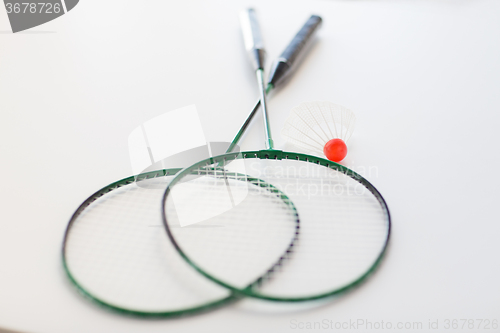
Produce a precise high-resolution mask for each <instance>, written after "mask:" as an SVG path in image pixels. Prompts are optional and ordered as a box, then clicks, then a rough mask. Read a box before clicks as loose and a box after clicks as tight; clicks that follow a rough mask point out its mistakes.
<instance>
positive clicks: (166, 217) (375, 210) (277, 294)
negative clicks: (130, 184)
mask: <svg viewBox="0 0 500 333" xmlns="http://www.w3.org/2000/svg"><path fill="white" fill-rule="evenodd" d="M241 161H243V162H242V163H239V162H241ZM283 161H285V162H286V163H288V164H290V165H282V166H281V170H277V167H279V166H280V165H281V164H283ZM254 162H258V163H257V165H255V163H254ZM238 163H239V164H238ZM241 164H243V167H241ZM220 165H224V168H226V169H227V173H228V174H229V173H230V172H235V171H238V172H239V173H240V174H246V175H247V177H248V178H258V179H261V180H262V181H264V182H266V183H268V184H272V185H273V187H274V188H276V189H278V190H279V191H280V192H281V193H283V195H284V196H285V197H286V198H287V199H288V200H291V202H293V203H294V205H295V206H296V209H297V210H298V214H299V215H300V217H301V222H300V237H299V238H298V241H295V242H294V243H293V244H292V246H291V247H290V248H289V249H288V250H287V252H286V255H285V256H284V258H283V260H281V261H280V263H279V265H277V266H276V267H275V269H274V270H273V272H272V273H273V274H267V275H266V274H264V272H262V271H260V272H251V274H253V275H254V276H257V275H259V274H260V275H264V276H267V277H268V279H267V280H266V283H260V284H257V285H248V283H247V282H246V281H241V280H238V279H235V277H234V276H231V274H226V273H224V272H223V271H221V270H220V269H219V268H218V267H216V265H214V264H213V263H214V262H215V263H217V261H213V260H210V262H208V261H205V260H206V258H204V257H203V256H200V255H199V253H200V252H203V247H205V248H206V249H208V248H209V247H210V246H211V245H213V242H212V241H211V240H210V239H206V238H204V237H203V235H202V237H199V236H200V235H195V236H194V237H198V238H196V240H194V241H193V240H189V237H182V236H180V235H179V233H178V232H177V231H178V230H180V229H179V228H176V227H175V225H176V224H178V223H179V216H176V215H178V214H177V211H176V210H177V207H176V205H175V199H174V197H175V192H176V190H175V189H176V187H178V186H179V184H186V183H189V182H190V181H192V179H188V178H189V175H190V174H196V173H199V172H200V170H201V172H203V170H206V169H210V168H214V167H217V166H220ZM234 166H236V167H234ZM288 167H292V169H295V170H297V169H299V170H300V168H302V167H305V169H306V172H307V173H308V175H309V173H312V175H313V176H311V175H309V176H306V177H305V179H306V180H305V182H306V184H312V183H314V182H317V181H318V180H319V181H321V184H322V185H325V184H323V181H325V182H327V183H329V184H326V185H333V186H334V187H335V186H336V185H338V184H339V183H340V185H342V186H344V189H347V191H349V189H354V188H355V187H356V186H359V187H360V188H361V189H362V191H361V192H360V193H358V194H357V195H354V196H352V197H345V196H344V195H340V194H338V193H333V192H331V191H330V190H329V191H327V193H326V195H325V194H324V193H323V192H321V195H320V196H319V197H318V196H316V194H315V195H314V198H307V200H306V198H305V196H304V195H303V194H302V193H299V191H297V188H299V187H300V185H303V184H302V182H303V181H302V180H300V178H301V177H300V176H299V177H298V178H299V179H296V178H297V177H295V178H294V177H290V175H289V174H287V176H286V177H284V178H283V177H281V174H282V173H283V169H287V168H288ZM315 172H320V173H321V172H324V173H326V174H327V175H328V177H330V176H331V175H332V173H333V174H334V175H335V177H337V178H335V179H334V180H330V179H328V178H322V177H325V176H324V175H323V176H319V178H318V177H316V176H314V173H315ZM277 173H279V174H280V175H279V176H278V175H277ZM295 176H296V175H295ZM280 177H281V178H283V179H280ZM339 177H340V178H339ZM309 178H312V180H311V179H309ZM295 181H297V184H296V185H293V183H294V182H295ZM299 181H300V184H299ZM290 184H292V188H290V187H289V186H290ZM287 186H288V187H287ZM294 186H295V187H294ZM353 186H354V187H353ZM226 187H227V184H226ZM294 189H295V191H296V192H297V193H292V192H294ZM219 190H220V189H218V188H216V189H215V190H214V186H212V185H209V186H205V185H204V184H201V187H200V188H197V187H196V186H193V193H194V192H200V193H203V192H205V193H212V192H211V191H215V192H213V193H217V191H219ZM309 195H310V193H308V194H307V196H309ZM213 196H214V197H216V195H215V194H213ZM186 197H187V196H186V195H184V197H183V198H184V199H185V198H186ZM311 199H314V200H311ZM197 200H199V201H197V202H193V206H194V207H198V208H199V206H200V204H201V205H203V204H205V203H206V202H207V198H205V197H204V198H201V199H198V198H197ZM209 201H211V202H212V203H214V202H216V201H217V200H214V198H210V200H209ZM318 202H319V205H318V204H317V203H318ZM224 209H225V210H224ZM224 209H223V210H224V212H223V213H221V214H219V215H218V217H219V218H220V220H229V221H231V223H234V221H238V220H240V219H242V218H243V219H245V218H246V217H245V216H244V215H241V214H239V213H238V212H237V211H236V210H235V209H234V208H233V209H227V205H226V208H224ZM316 209H317V210H320V212H319V213H318V212H316V211H315V210H316ZM259 210H260V207H258V205H256V206H255V207H254V211H259ZM232 211H234V213H232ZM360 213H361V215H360ZM317 214H319V215H317ZM345 214H347V215H346V217H343V215H345ZM363 214H368V215H367V216H364V215H363ZM316 215H317V216H319V217H318V218H315V217H314V216H316ZM330 215H331V216H330ZM258 218H259V217H258V216H255V217H251V218H250V220H251V221H258ZM162 219H163V223H164V225H165V230H166V232H167V235H168V237H169V238H170V240H171V241H172V243H173V244H174V247H175V248H176V250H177V251H178V252H179V254H180V255H181V256H182V257H183V258H184V259H185V260H186V262H188V263H189V264H190V265H191V266H192V267H193V268H194V269H196V270H197V271H198V272H199V273H201V274H202V275H203V276H205V277H207V278H208V279H210V280H211V281H213V282H215V283H217V284H219V285H221V286H223V287H225V288H228V289H229V290H231V291H233V292H234V293H235V294H238V295H244V296H248V297H253V298H259V299H266V300H272V301H281V302H301V301H309V300H316V299H322V298H325V297H329V296H333V295H337V294H340V293H343V292H345V291H347V290H349V289H351V288H353V287H355V286H357V285H359V284H360V283H361V282H363V281H364V280H366V278H367V277H368V276H370V275H371V274H372V273H373V272H374V271H375V270H376V268H377V267H378V266H379V264H380V263H381V261H382V259H383V257H384V254H385V253H386V250H387V246H388V242H389V238H390V232H391V218H390V213H389V209H388V207H387V204H386V202H385V200H384V198H383V197H382V195H381V194H380V192H379V191H378V190H377V189H376V188H375V187H374V186H373V185H372V184H371V183H370V182H368V180H366V179H365V178H363V177H362V176H361V175H359V174H357V173H356V172H354V171H352V170H350V169H349V168H347V167H345V166H343V165H340V164H337V163H335V162H332V161H328V160H326V159H323V158H319V157H317V156H312V155H306V154H300V153H293V152H283V151H277V150H262V151H248V152H240V153H237V154H234V153H230V154H224V155H220V156H216V157H213V158H209V159H206V160H204V161H200V162H198V163H196V164H194V165H193V166H191V167H189V168H186V169H184V170H182V171H181V172H179V173H178V174H177V175H176V177H175V178H174V179H173V180H172V182H171V183H170V184H169V186H168V187H167V188H166V190H165V193H164V196H163V199H162ZM193 235H194V234H193ZM275 236H276V237H277V238H281V236H280V235H279V234H276V235H275ZM328 237H331V239H329V238H328ZM342 237H345V238H346V240H343V239H342ZM186 239H187V241H186ZM254 241H258V239H257V240H254ZM280 241H281V242H283V240H280ZM330 243H335V244H337V245H335V244H334V245H330ZM350 243H352V244H353V245H350ZM193 244H194V246H200V247H201V250H200V249H193V248H192V246H193ZM306 246H307V247H306ZM335 246H337V248H336V247H335ZM304 247H306V248H305V249H304ZM315 247H316V249H315ZM224 250H225V253H220V254H218V255H219V256H220V257H221V258H222V257H224V256H226V255H227V253H233V252H234V253H239V252H241V251H231V248H230V247H228V248H226V249H224ZM239 250H241V249H239ZM360 251H361V252H360ZM315 252H317V253H315ZM325 254H326V255H325ZM236 257H237V256H236ZM314 260H319V261H321V260H322V262H323V263H327V264H326V265H325V267H327V269H317V268H318V267H315V266H314V265H312V266H311V265H310V263H311V262H312V261H314ZM352 260H354V261H356V263H355V264H351V262H352ZM233 261H234V260H233ZM294 261H295V263H294ZM330 261H333V262H334V263H335V265H337V266H338V267H328V263H329V262H330ZM357 261H359V262H357ZM236 262H237V261H236ZM297 262H299V264H297ZM308 263H309V264H308ZM243 265H244V266H245V265H247V263H245V264H243ZM247 266H248V265H247ZM330 268H331V269H330ZM255 269H256V270H259V268H258V267H257V268H255ZM340 269H342V270H345V272H343V271H341V272H340V273H338V272H339V271H340ZM303 272H306V274H302V273H303ZM346 272H347V273H346ZM301 280H302V281H301ZM304 281H305V282H304Z"/></svg>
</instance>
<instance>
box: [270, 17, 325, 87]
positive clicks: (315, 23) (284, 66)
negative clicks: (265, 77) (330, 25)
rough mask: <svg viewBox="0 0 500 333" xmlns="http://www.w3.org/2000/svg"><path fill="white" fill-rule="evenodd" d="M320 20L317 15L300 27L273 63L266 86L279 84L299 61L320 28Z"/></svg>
mask: <svg viewBox="0 0 500 333" xmlns="http://www.w3.org/2000/svg"><path fill="white" fill-rule="evenodd" d="M321 23H322V19H321V17H319V16H317V15H311V17H310V18H309V19H308V20H307V21H306V23H305V24H304V25H303V26H302V28H301V29H300V30H299V32H298V33H297V34H296V35H295V37H293V39H292V41H291V42H290V44H288V46H287V47H286V49H285V51H283V53H281V56H280V57H279V58H278V60H277V61H275V62H274V64H273V66H272V68H271V72H270V75H269V81H268V84H272V85H273V86H275V87H276V85H278V84H280V83H281V82H282V81H283V79H284V78H285V77H287V76H288V75H289V74H290V73H291V72H292V71H293V69H294V67H295V66H296V64H297V63H298V62H299V61H300V58H301V56H302V55H303V54H304V50H305V49H306V47H307V46H308V45H309V44H310V42H311V41H312V39H313V37H314V35H315V34H316V31H318V30H319V28H320V27H321Z"/></svg>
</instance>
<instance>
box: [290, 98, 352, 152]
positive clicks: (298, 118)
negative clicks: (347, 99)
mask: <svg viewBox="0 0 500 333" xmlns="http://www.w3.org/2000/svg"><path fill="white" fill-rule="evenodd" d="M355 123H356V116H355V115H354V113H353V112H352V111H351V110H349V109H347V108H345V107H343V106H341V105H337V104H334V103H331V102H304V103H301V104H299V105H298V106H296V107H294V108H293V109H292V111H291V113H290V116H289V117H288V119H287V120H286V122H285V126H284V128H283V130H282V131H281V134H282V135H283V136H284V137H285V138H286V139H287V140H288V141H289V142H290V143H291V144H293V145H295V146H297V147H300V148H302V149H305V150H306V151H307V152H311V153H315V154H324V155H325V156H326V157H327V158H328V159H329V160H332V161H335V162H339V161H341V160H342V159H344V157H345V155H346V154H347V145H346V143H347V141H348V140H349V139H350V138H351V135H352V133H353V131H354V125H355ZM338 139H340V140H338Z"/></svg>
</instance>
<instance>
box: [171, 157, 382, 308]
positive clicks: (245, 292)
mask: <svg viewBox="0 0 500 333" xmlns="http://www.w3.org/2000/svg"><path fill="white" fill-rule="evenodd" d="M252 158H257V159H276V160H282V159H289V160H299V161H304V162H309V163H314V164H318V165H322V166H325V167H327V168H331V169H334V170H336V171H339V172H341V173H343V174H345V175H346V176H349V177H351V178H352V179H354V180H355V181H357V182H359V183H360V184H362V185H363V186H365V187H366V188H367V189H368V190H369V191H370V192H371V193H372V194H373V195H374V196H375V198H376V199H377V200H378V202H379V203H380V205H381V207H382V209H383V210H384V211H385V213H386V214H387V223H388V227H387V228H388V230H387V237H386V238H385V242H384V245H383V247H382V250H381V251H380V253H379V255H378V256H377V258H376V260H375V261H374V262H373V264H372V266H371V267H370V268H369V269H368V270H367V271H366V272H365V273H364V274H363V275H361V276H360V277H358V278H357V279H356V280H354V281H352V282H351V283H349V284H347V285H345V286H343V287H341V288H338V289H336V290H333V291H330V292H326V293H322V294H318V295H314V296H310V297H273V296H266V295H261V294H259V293H258V292H256V291H255V290H253V288H254V287H255V285H250V286H247V287H246V288H243V289H241V288H237V287H235V286H233V285H230V284H228V283H226V282H224V281H223V280H221V279H219V278H217V277H215V276H213V275H212V274H210V273H208V272H206V271H205V270H204V269H202V268H201V267H200V266H198V265H197V264H196V263H195V262H194V261H193V260H191V258H189V257H188V256H187V255H186V253H185V252H184V251H183V250H182V248H181V247H180V245H179V244H178V243H177V241H176V239H175V237H174V235H173V234H172V231H171V230H170V226H169V224H168V221H167V218H166V216H165V208H166V206H165V205H166V200H167V196H168V195H169V193H170V191H171V187H172V186H174V185H175V184H176V183H178V182H179V181H180V180H181V179H182V178H183V177H184V176H185V175H186V174H188V173H191V172H192V171H191V170H193V169H198V168H200V167H203V166H206V165H212V164H216V165H219V164H221V163H227V162H230V161H232V160H236V159H252ZM290 202H291V201H290ZM162 219H163V224H164V226H165V230H166V232H167V235H168V237H169V238H170V240H171V241H172V244H173V245H174V247H175V249H176V250H177V251H178V253H179V254H180V255H181V257H182V258H184V260H185V261H186V262H187V263H188V264H189V265H191V266H192V267H193V268H194V269H196V270H197V271H198V272H199V273H200V274H202V275H203V276H205V277H206V278H208V279H209V280H211V281H213V282H215V283H217V284H219V285H221V286H223V287H225V288H227V289H229V290H231V291H232V292H233V293H235V294H236V295H241V296H247V297H252V298H258V299H264V300H269V301H277V302H303V301H312V300H317V299H322V298H325V297H329V296H334V295H338V294H341V293H343V292H346V291H348V290H350V289H352V288H354V287H356V286H358V285H359V284H360V283H361V282H363V281H364V280H366V278H367V277H369V276H370V275H371V274H372V273H373V272H374V271H375V270H376V269H377V267H378V266H379V265H380V263H381V262H382V259H383V257H384V255H385V253H386V251H387V247H388V244H389V238H390V234H391V216H390V213H389V208H388V207H387V204H386V202H385V200H384V198H383V197H382V194H380V192H379V191H378V190H377V189H376V188H375V187H374V186H373V185H372V184H371V183H370V182H369V181H368V180H366V179H365V178H363V177H362V176H361V175H360V174H358V173H356V172H354V171H352V170H351V169H349V168H347V167H345V166H343V165H341V164H338V163H335V162H332V161H329V160H326V159H324V158H320V157H317V156H311V155H307V154H301V153H293V152H286V151H281V150H258V151H246V152H239V153H229V154H224V155H219V156H216V157H212V158H208V159H205V160H203V161H200V162H198V163H195V164H193V165H192V166H191V167H189V168H185V169H183V170H182V171H181V172H179V173H178V174H177V175H176V176H175V178H174V179H172V181H171V182H170V183H169V185H168V186H167V188H166V190H165V193H164V195H163V200H162Z"/></svg>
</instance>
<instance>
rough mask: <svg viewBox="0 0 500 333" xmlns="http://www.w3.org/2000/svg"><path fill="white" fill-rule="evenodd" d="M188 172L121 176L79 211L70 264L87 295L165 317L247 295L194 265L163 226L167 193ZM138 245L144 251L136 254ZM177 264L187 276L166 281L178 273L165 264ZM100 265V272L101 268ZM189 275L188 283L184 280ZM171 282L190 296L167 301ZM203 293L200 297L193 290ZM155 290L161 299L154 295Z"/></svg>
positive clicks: (65, 252)
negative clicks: (180, 253)
mask: <svg viewBox="0 0 500 333" xmlns="http://www.w3.org/2000/svg"><path fill="white" fill-rule="evenodd" d="M180 170H181V169H166V170H159V171H152V172H147V173H142V174H139V175H137V176H131V177H127V178H124V179H122V180H119V181H117V182H115V183H112V184H110V185H108V186H105V187H104V188H102V189H100V190H99V191H97V192H95V193H94V194H92V195H91V196H90V197H89V198H87V199H86V200H85V201H84V202H83V203H82V204H81V205H80V206H79V207H78V209H77V210H76V211H75V213H74V214H73V215H72V217H71V219H70V221H69V223H68V226H67V228H66V231H65V233H64V239H63V246H62V263H63V268H64V271H65V273H66V276H67V277H68V279H69V281H70V282H71V283H72V285H73V286H74V287H75V288H76V289H77V291H78V292H79V293H80V294H82V295H83V296H84V297H85V298H87V299H89V300H91V301H92V302H93V303H95V304H97V305H99V306H101V307H104V308H106V309H109V310H112V311H114V312H118V313H121V314H126V315H133V316H139V317H163V318H166V317H179V316H186V315H192V314H197V313H201V312H206V311H210V310H213V309H216V308H219V307H221V306H224V305H228V304H230V303H232V302H234V301H237V300H238V299H239V298H238V297H237V296H236V295H234V294H232V293H231V292H230V291H229V290H227V289H224V288H221V287H219V286H215V284H214V283H212V282H210V281H208V280H206V279H204V278H203V277H200V276H199V274H198V273H196V272H194V271H193V270H192V269H191V267H189V266H188V265H186V264H185V262H183V261H182V259H180V258H179V256H178V254H177V253H176V252H175V250H174V249H173V248H172V247H171V243H170V241H169V240H168V239H167V237H166V236H165V233H164V231H163V230H161V229H163V227H162V224H161V220H160V212H159V206H160V205H159V203H160V199H161V197H162V195H163V192H164V189H165V188H166V186H167V184H168V182H169V181H170V180H171V179H172V178H173V176H174V175H175V174H176V173H177V172H178V171H180ZM138 199H139V200H138ZM155 199H156V201H155ZM141 200H142V201H141ZM148 201H151V202H149V203H148ZM125 203H128V204H129V206H128V207H127V206H126V205H125V206H124V204H125ZM127 215H128V216H127ZM139 217H142V218H139ZM120 219H123V220H122V221H120ZM151 223H153V224H151ZM134 247H137V249H136V250H137V251H138V255H136V256H133V255H132V256H130V251H132V252H134V251H135V250H134ZM127 251H128V252H127ZM166 257H169V259H170V261H169V260H168V259H167V258H166ZM176 258H177V259H176ZM172 263H173V264H174V265H173V267H175V268H176V269H179V270H180V271H181V273H179V274H180V276H181V278H179V279H176V280H175V279H174V280H172V279H171V278H170V279H166V278H169V274H170V273H172V272H171V271H169V270H168V269H163V268H164V267H166V266H168V265H169V264H172ZM113 265H118V266H119V268H120V270H119V271H118V272H117V271H116V270H115V269H114V268H113V267H112V266H113ZM156 266H157V267H158V268H156ZM162 267H163V268H162ZM141 269H142V270H145V271H146V272H144V273H142V272H141ZM94 270H99V274H93V273H94ZM183 273H184V274H186V275H187V278H186V275H182V274H183ZM134 274H138V275H139V276H136V277H135V280H134V278H132V277H130V276H133V275H134ZM129 277H130V278H129ZM183 278H186V280H188V281H187V282H185V281H184V282H182V283H181V282H178V281H180V280H182V279H183ZM124 279H125V281H123V280H124ZM120 280H121V281H120ZM207 282H208V283H207ZM120 283H121V284H120ZM148 284H150V286H148ZM194 285H196V286H194ZM193 286H194V287H193ZM169 287H171V288H177V289H182V290H183V291H182V292H178V293H177V295H176V297H187V298H189V297H191V298H190V300H189V301H188V302H179V303H178V304H177V303H175V301H174V302H173V304H168V303H163V304H162V301H159V300H158V297H164V296H165V295H167V296H168V292H169V291H168V290H165V289H168V288H169ZM191 287H193V289H195V290H194V291H193V290H191ZM184 291H185V292H184ZM196 292H200V295H195V296H193V293H196ZM205 292H206V293H205ZM127 293H128V294H129V295H130V296H127ZM152 293H156V294H158V297H155V296H153V297H151V296H152V295H151V294H152ZM204 293H205V294H204ZM129 298H130V299H129ZM135 301H137V303H135V304H134V302H135Z"/></svg>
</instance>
